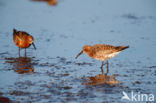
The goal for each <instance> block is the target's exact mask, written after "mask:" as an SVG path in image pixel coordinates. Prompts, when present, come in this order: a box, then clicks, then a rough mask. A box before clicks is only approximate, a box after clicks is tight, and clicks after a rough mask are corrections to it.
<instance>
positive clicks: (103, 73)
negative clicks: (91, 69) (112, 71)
mask: <svg viewBox="0 0 156 103" xmlns="http://www.w3.org/2000/svg"><path fill="white" fill-rule="evenodd" d="M103 65H104V61H102V64H101V67H100V68H101V72H102V74H104V72H103Z"/></svg>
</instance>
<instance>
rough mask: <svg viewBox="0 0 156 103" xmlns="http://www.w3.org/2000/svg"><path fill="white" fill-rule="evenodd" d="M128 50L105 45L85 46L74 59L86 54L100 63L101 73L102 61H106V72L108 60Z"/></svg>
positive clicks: (124, 47) (122, 47) (123, 47)
mask: <svg viewBox="0 0 156 103" xmlns="http://www.w3.org/2000/svg"><path fill="white" fill-rule="evenodd" d="M126 48H129V46H111V45H106V44H96V45H93V46H90V45H85V46H84V47H83V49H82V51H81V52H80V53H79V54H78V55H77V56H76V57H75V58H76V59H77V58H78V57H79V56H80V55H81V54H82V53H86V54H88V56H90V57H91V58H94V59H96V60H100V61H102V64H101V71H102V72H103V65H105V64H104V61H106V60H107V62H106V64H107V72H108V65H109V64H108V59H110V58H113V57H115V56H116V55H117V54H119V53H120V52H121V51H122V50H124V49H126Z"/></svg>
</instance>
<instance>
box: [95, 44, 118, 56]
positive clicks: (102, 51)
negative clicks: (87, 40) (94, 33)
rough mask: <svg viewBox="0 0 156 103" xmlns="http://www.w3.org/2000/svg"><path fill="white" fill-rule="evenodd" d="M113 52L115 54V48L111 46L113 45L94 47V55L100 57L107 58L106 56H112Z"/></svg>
mask: <svg viewBox="0 0 156 103" xmlns="http://www.w3.org/2000/svg"><path fill="white" fill-rule="evenodd" d="M113 52H115V47H114V46H111V45H105V44H101V45H100V44H98V45H94V46H93V49H92V53H93V55H96V56H99V57H103V56H106V55H108V54H111V53H113Z"/></svg>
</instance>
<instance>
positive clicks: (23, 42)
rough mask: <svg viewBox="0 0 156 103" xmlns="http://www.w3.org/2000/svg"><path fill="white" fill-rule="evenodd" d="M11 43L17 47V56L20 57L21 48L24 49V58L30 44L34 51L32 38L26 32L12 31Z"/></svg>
mask: <svg viewBox="0 0 156 103" xmlns="http://www.w3.org/2000/svg"><path fill="white" fill-rule="evenodd" d="M13 41H14V43H15V45H16V46H18V47H19V56H20V49H21V48H24V49H25V56H26V48H28V47H30V45H31V44H32V45H33V47H34V49H35V50H36V46H35V44H34V38H33V36H31V35H30V34H28V33H27V32H24V31H17V30H16V29H13Z"/></svg>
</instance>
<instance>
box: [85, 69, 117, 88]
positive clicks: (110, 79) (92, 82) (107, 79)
mask: <svg viewBox="0 0 156 103" xmlns="http://www.w3.org/2000/svg"><path fill="white" fill-rule="evenodd" d="M119 83H120V81H118V80H117V79H116V78H115V75H112V76H111V75H108V73H105V74H104V73H103V72H102V74H98V75H96V76H93V77H89V79H88V80H87V82H86V83H83V85H88V86H96V85H101V84H107V85H111V86H114V85H116V84H119Z"/></svg>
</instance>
